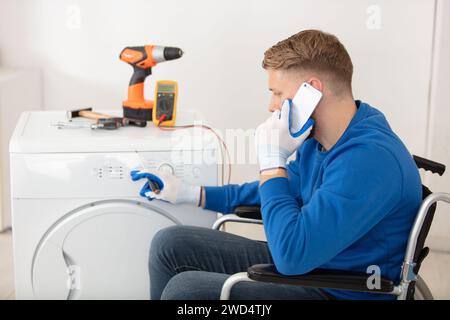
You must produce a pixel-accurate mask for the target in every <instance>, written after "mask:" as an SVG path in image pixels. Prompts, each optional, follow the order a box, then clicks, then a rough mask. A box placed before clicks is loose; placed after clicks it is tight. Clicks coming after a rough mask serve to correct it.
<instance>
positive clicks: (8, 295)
mask: <svg viewBox="0 0 450 320" xmlns="http://www.w3.org/2000/svg"><path fill="white" fill-rule="evenodd" d="M255 238H256V237H255ZM449 266H450V253H448V252H436V251H431V252H430V255H429V256H428V258H427V259H426V260H425V262H424V263H423V265H422V269H421V272H420V274H421V276H422V277H423V278H424V279H425V281H426V283H427V284H428V286H429V287H430V289H431V292H432V293H433V295H434V298H435V299H450V273H449V272H448V270H449ZM14 298H15V296H14V280H13V258H12V239H11V232H6V233H0V300H4V299H14Z"/></svg>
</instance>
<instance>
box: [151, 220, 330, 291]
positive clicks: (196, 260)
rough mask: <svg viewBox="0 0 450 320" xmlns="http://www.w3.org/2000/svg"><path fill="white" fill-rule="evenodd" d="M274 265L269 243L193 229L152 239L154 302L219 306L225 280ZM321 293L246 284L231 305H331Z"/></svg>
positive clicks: (166, 232)
mask: <svg viewBox="0 0 450 320" xmlns="http://www.w3.org/2000/svg"><path fill="white" fill-rule="evenodd" d="M258 263H273V260H272V257H271V255H270V252H269V248H268V246H267V244H266V243H265V242H260V241H256V240H250V239H247V238H244V237H240V236H237V235H234V234H230V233H226V232H222V231H217V230H212V229H207V228H201V227H192V226H172V227H168V228H165V229H162V230H160V231H159V232H158V233H157V234H156V235H155V237H154V238H153V241H152V244H151V249H150V257H149V272H150V295H151V299H153V300H157V299H164V300H191V299H192V300H216V299H219V297H220V291H221V289H222V285H223V283H224V282H225V280H226V279H227V278H228V277H229V276H230V275H231V274H233V273H237V272H243V271H246V270H247V268H248V267H249V266H251V265H254V264H258ZM329 298H330V297H329V296H327V295H326V294H325V293H324V292H323V291H321V290H320V289H316V288H307V287H298V286H291V285H282V284H272V283H257V282H241V283H238V284H237V285H235V286H234V287H233V288H232V290H231V296H230V299H235V300H238V299H267V300H274V299H314V300H323V299H329Z"/></svg>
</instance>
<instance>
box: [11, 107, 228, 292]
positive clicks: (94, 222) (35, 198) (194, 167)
mask: <svg viewBox="0 0 450 320" xmlns="http://www.w3.org/2000/svg"><path fill="white" fill-rule="evenodd" d="M103 112H107V113H110V114H111V113H113V111H103ZM115 112H117V111H115ZM194 120H195V116H194V115H193V114H192V113H184V114H183V113H179V114H178V119H177V121H178V124H183V122H185V123H192V122H193V121H194ZM58 121H66V114H65V112H64V111H42V112H25V113H23V114H22V115H21V117H20V119H19V121H18V124H17V126H16V128H15V131H14V134H13V136H12V138H11V142H10V157H11V191H12V192H11V197H12V199H11V200H12V221H13V249H14V268H15V286H16V297H17V298H18V299H148V298H149V290H150V289H149V285H150V282H149V274H148V256H149V249H150V243H151V240H152V238H153V236H154V235H155V233H156V232H157V231H159V230H161V229H162V228H164V227H168V226H173V225H177V224H185V225H196V226H203V227H208V228H209V227H211V225H212V223H213V222H214V221H215V219H216V218H217V213H215V212H211V211H206V210H203V209H200V208H197V207H194V206H190V205H180V206H174V205H171V204H169V203H166V202H162V201H148V200H147V199H144V198H142V197H140V196H139V190H140V188H141V187H142V185H143V183H144V181H139V182H133V181H131V179H130V177H129V172H130V170H132V169H134V168H137V167H142V166H146V167H150V168H154V169H159V170H168V171H172V172H173V173H174V174H175V175H177V176H179V177H181V178H183V179H185V180H186V181H188V182H190V183H192V184H197V185H218V182H219V178H221V177H220V176H219V175H220V174H219V172H220V171H221V170H220V167H219V165H218V163H219V161H217V159H218V156H219V155H220V154H221V153H220V149H218V144H217V143H216V142H215V141H213V139H204V137H205V134H206V133H205V132H203V131H204V130H203V131H202V130H199V129H182V130H176V131H175V132H170V131H162V130H160V129H158V128H155V127H154V126H153V124H152V123H151V122H149V123H148V125H147V127H146V128H137V127H123V128H120V129H118V130H112V131H106V130H91V129H89V128H78V129H73V128H71V129H57V127H55V126H52V124H54V123H56V122H58ZM87 121H89V120H87ZM75 122H76V123H78V122H84V123H85V122H86V119H80V118H77V119H76V120H75ZM192 137H197V138H196V139H190V138H192ZM205 140H207V142H204V141H205ZM189 141H191V142H192V143H189ZM205 159H207V161H205ZM211 159H213V160H214V161H211Z"/></svg>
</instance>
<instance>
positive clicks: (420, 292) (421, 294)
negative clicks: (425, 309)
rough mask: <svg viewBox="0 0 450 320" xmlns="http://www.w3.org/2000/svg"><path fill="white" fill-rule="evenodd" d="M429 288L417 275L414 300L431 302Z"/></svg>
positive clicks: (431, 297) (431, 296)
mask: <svg viewBox="0 0 450 320" xmlns="http://www.w3.org/2000/svg"><path fill="white" fill-rule="evenodd" d="M433 299H434V298H433V295H432V294H431V291H430V288H428V286H427V284H426V283H425V281H424V280H423V278H421V277H420V276H419V275H418V276H417V281H416V290H415V291H414V300H433Z"/></svg>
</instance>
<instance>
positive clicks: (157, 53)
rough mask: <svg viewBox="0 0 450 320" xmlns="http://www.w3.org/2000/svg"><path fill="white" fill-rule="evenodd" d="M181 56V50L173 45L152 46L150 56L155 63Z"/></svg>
mask: <svg viewBox="0 0 450 320" xmlns="http://www.w3.org/2000/svg"><path fill="white" fill-rule="evenodd" d="M181 56H183V50H181V49H180V48H175V47H162V46H154V47H153V50H152V58H153V61H155V62H156V63H159V62H163V61H169V60H175V59H178V58H181Z"/></svg>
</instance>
